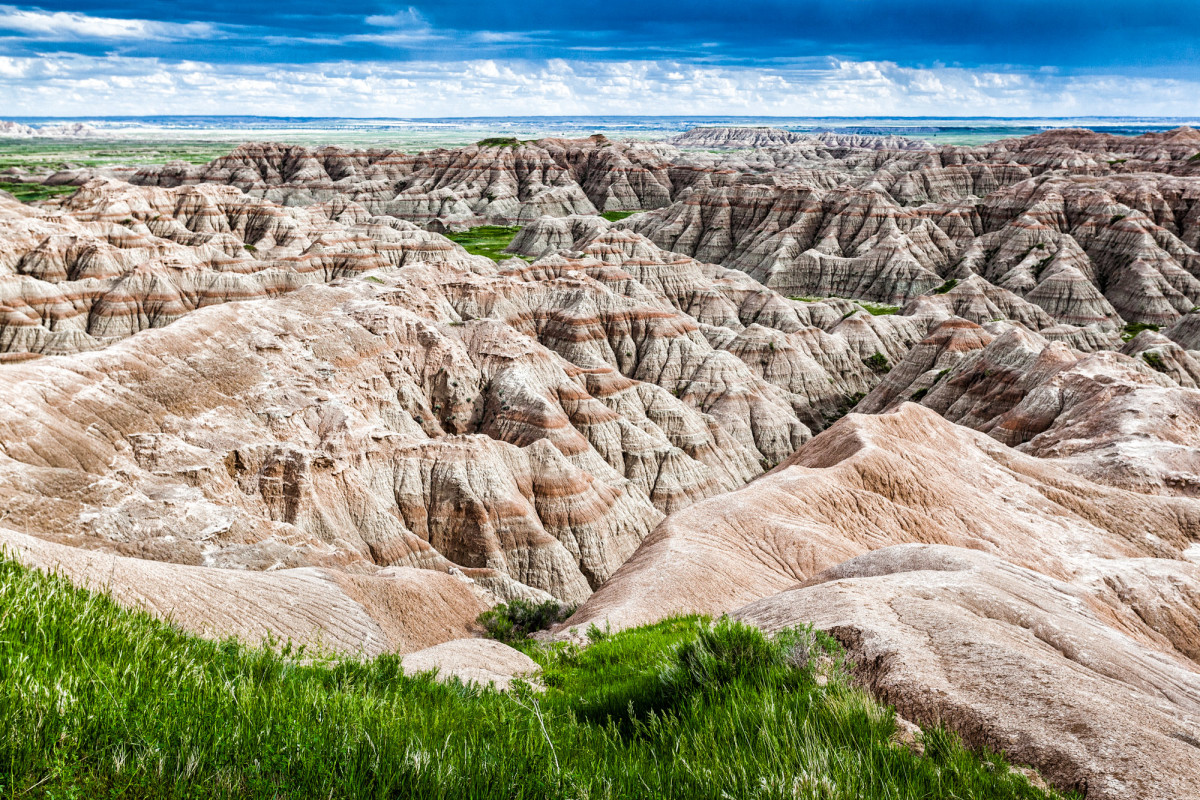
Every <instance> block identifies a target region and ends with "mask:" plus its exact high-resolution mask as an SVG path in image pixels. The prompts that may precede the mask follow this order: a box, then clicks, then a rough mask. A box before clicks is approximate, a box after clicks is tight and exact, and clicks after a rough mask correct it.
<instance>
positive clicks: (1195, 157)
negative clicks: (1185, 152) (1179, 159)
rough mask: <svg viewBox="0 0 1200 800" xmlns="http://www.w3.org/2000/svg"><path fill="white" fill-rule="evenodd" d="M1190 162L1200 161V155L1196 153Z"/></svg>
mask: <svg viewBox="0 0 1200 800" xmlns="http://www.w3.org/2000/svg"><path fill="white" fill-rule="evenodd" d="M1188 161H1193V162H1195V161H1200V153H1196V154H1195V155H1194V156H1192V157H1191V158H1189V159H1188Z"/></svg>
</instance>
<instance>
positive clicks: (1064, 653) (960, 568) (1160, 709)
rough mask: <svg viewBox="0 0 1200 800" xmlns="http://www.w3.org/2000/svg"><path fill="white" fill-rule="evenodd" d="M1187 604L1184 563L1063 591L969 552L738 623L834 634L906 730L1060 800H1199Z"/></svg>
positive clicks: (1197, 607) (915, 553)
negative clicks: (975, 754)
mask: <svg viewBox="0 0 1200 800" xmlns="http://www.w3.org/2000/svg"><path fill="white" fill-rule="evenodd" d="M1197 598H1200V567H1198V566H1197V565H1196V564H1192V563H1186V562H1179V561H1168V560H1165V559H1145V558H1135V559H1127V560H1123V561H1116V562H1114V563H1112V564H1106V565H1105V569H1104V570H1102V571H1099V570H1098V572H1097V575H1096V578H1095V579H1094V580H1091V581H1083V582H1080V583H1067V582H1064V581H1062V580H1056V579H1055V578H1053V577H1049V576H1046V575H1043V574H1039V573H1037V572H1034V571H1032V570H1029V569H1025V568H1022V567H1018V566H1016V565H1014V564H1012V563H1010V562H1008V561H1005V560H1003V559H1001V558H998V557H996V556H994V555H989V554H985V553H980V552H978V551H974V550H968V549H964V548H958V547H946V546H941V545H899V546H896V547H888V548H883V549H880V550H875V551H874V552H871V553H868V554H866V555H863V556H859V557H857V558H853V559H850V560H848V561H846V562H843V563H842V564H839V565H838V566H836V567H833V568H831V569H829V570H827V571H825V572H823V573H821V574H819V575H816V576H814V577H813V578H811V579H809V580H807V581H805V582H804V583H803V584H802V585H801V587H800V588H796V589H792V590H790V591H786V592H782V593H780V594H777V595H774V596H772V597H769V598H766V599H764V600H760V601H757V602H755V603H752V604H750V605H748V606H746V607H744V608H742V609H740V610H739V611H738V612H737V613H736V616H737V617H738V618H740V619H743V620H746V621H748V622H751V623H753V624H755V625H758V626H760V627H762V628H764V629H766V630H768V631H776V630H779V629H781V628H785V627H791V626H795V625H801V624H806V623H810V622H811V623H812V624H814V625H816V626H817V627H819V628H822V629H824V630H826V631H829V632H830V633H832V634H833V635H834V636H835V637H836V638H837V639H839V640H840V641H841V642H842V644H843V645H844V646H845V647H846V648H847V652H848V655H849V657H850V659H851V660H852V662H853V663H854V664H856V665H858V669H857V672H858V676H859V678H860V679H861V680H862V681H863V682H864V683H865V684H866V685H867V686H868V687H870V689H871V690H872V692H874V693H875V694H876V695H877V696H878V697H880V698H881V699H883V700H884V701H885V702H887V703H889V704H891V705H893V706H895V707H896V710H897V712H898V713H899V714H901V715H902V716H903V717H904V718H906V719H909V720H913V721H916V722H919V723H921V724H922V725H927V726H933V725H945V726H947V727H950V728H952V729H954V730H956V731H958V732H959V733H960V734H961V735H962V736H963V737H964V738H965V739H966V741H967V743H968V744H969V745H971V746H973V747H987V748H990V749H993V750H1003V751H1004V753H1005V754H1006V755H1007V756H1008V758H1010V759H1011V760H1013V761H1015V762H1017V763H1021V764H1031V765H1034V766H1036V767H1037V769H1038V772H1039V774H1040V775H1041V776H1042V777H1043V778H1045V779H1046V780H1047V781H1049V782H1050V783H1051V784H1053V785H1055V786H1057V787H1059V788H1061V789H1072V790H1075V791H1077V792H1080V793H1085V794H1086V796H1087V797H1089V798H1151V797H1153V798H1182V797H1195V796H1197V787H1196V783H1195V775H1196V767H1197V765H1198V764H1200V755H1198V754H1197V752H1196V744H1195V743H1196V741H1197V739H1196V733H1197V731H1198V730H1200V670H1198V668H1197V662H1196V655H1197V651H1196V646H1195V645H1196V643H1195V641H1194V639H1193V638H1192V637H1190V636H1188V635H1187V634H1186V633H1185V631H1187V630H1188V629H1189V628H1190V629H1191V630H1195V626H1196V625H1197V624H1200V604H1198V603H1197ZM1150 609H1157V613H1156V614H1154V615H1153V616H1149V617H1143V616H1142V615H1143V614H1146V612H1147V611H1149V610H1150ZM1166 609H1169V611H1166ZM1164 611H1166V614H1164V613H1163V612H1164ZM1167 615H1170V616H1167ZM1176 626H1177V627H1176ZM1147 764H1153V765H1154V768H1153V769H1147V768H1146V765H1147Z"/></svg>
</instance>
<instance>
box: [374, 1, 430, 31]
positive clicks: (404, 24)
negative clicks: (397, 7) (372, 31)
mask: <svg viewBox="0 0 1200 800" xmlns="http://www.w3.org/2000/svg"><path fill="white" fill-rule="evenodd" d="M365 22H366V23H367V24H368V25H374V26H375V27H377V28H428V27H429V23H428V22H426V20H425V17H423V16H421V12H420V11H418V10H417V9H415V8H413V7H412V6H409V7H408V8H406V9H404V10H403V11H397V12H396V13H394V14H386V15H385V14H373V15H371V16H369V17H367V18H366V20H365Z"/></svg>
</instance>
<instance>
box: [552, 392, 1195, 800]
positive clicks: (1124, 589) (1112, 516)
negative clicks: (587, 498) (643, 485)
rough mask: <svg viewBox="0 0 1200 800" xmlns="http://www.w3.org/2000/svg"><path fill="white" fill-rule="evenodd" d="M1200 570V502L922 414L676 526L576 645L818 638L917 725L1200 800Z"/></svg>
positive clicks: (909, 409)
mask: <svg viewBox="0 0 1200 800" xmlns="http://www.w3.org/2000/svg"><path fill="white" fill-rule="evenodd" d="M1198 552H1200V501H1197V500H1192V499H1181V498H1165V497H1151V496H1147V495H1138V494H1135V493H1132V492H1129V491H1125V490H1121V489H1114V488H1109V487H1105V486H1102V485H1100V484H1096V483H1092V482H1090V481H1087V480H1085V479H1082V478H1078V477H1076V476H1075V475H1073V474H1071V473H1069V472H1067V471H1066V470H1063V469H1062V468H1060V467H1058V466H1056V465H1054V464H1053V463H1052V462H1048V461H1043V460H1041V459H1038V458H1035V457H1032V456H1029V455H1025V454H1023V453H1020V452H1017V451H1015V450H1013V449H1011V448H1009V447H1007V446H1005V445H1002V444H999V443H997V442H995V441H994V440H992V439H990V438H989V437H987V436H984V435H982V434H979V433H975V432H972V431H969V430H968V429H966V428H962V427H959V426H955V425H953V424H951V423H949V422H947V421H945V420H943V419H942V418H940V417H939V416H937V415H936V414H934V413H933V412H931V411H929V410H927V409H922V408H921V407H919V406H917V405H914V404H911V403H910V404H906V405H904V406H902V407H900V408H899V409H898V410H896V411H893V412H889V413H886V414H882V415H878V416H861V415H851V416H849V417H846V418H845V419H843V420H842V421H840V422H839V423H838V424H836V425H834V426H833V427H832V428H830V429H829V430H828V431H825V432H824V433H823V434H821V435H820V436H818V437H816V438H815V439H813V440H812V441H810V442H809V443H807V444H806V445H805V446H804V447H802V448H801V449H800V450H799V451H798V452H797V453H796V455H795V456H793V457H792V458H791V459H789V461H788V462H787V463H786V464H784V465H781V466H780V467H779V468H777V469H776V470H775V471H773V472H772V473H771V474H769V475H767V476H765V477H762V478H759V479H758V480H756V481H754V482H753V483H751V484H750V485H749V486H747V487H745V488H743V489H741V490H738V491H736V492H733V493H730V494H727V495H722V496H721V497H717V498H712V499H710V500H706V501H702V502H699V503H696V504H695V505H693V506H691V507H689V508H688V509H685V510H683V511H679V512H676V513H674V514H672V515H671V516H669V517H668V518H667V519H666V520H665V521H664V522H663V523H662V524H661V525H659V527H658V528H657V529H656V530H655V531H654V532H653V533H652V534H651V535H650V536H649V537H648V538H647V539H646V541H645V542H644V543H643V544H642V546H641V547H640V548H639V549H638V551H637V552H636V553H634V555H633V556H632V557H631V558H630V559H629V561H627V562H626V564H625V565H624V566H623V567H622V568H621V569H620V570H618V571H617V573H616V574H615V575H614V576H613V577H612V578H611V579H610V580H609V581H608V583H606V584H605V585H604V586H603V587H601V588H600V590H599V591H597V592H596V593H595V594H593V595H592V597H591V598H590V599H589V600H588V602H587V603H585V604H584V605H583V607H582V608H581V609H580V610H579V611H578V613H576V615H575V616H574V617H572V618H571V619H570V620H568V621H567V623H566V626H567V627H568V628H571V627H573V628H575V629H576V630H582V629H583V628H585V627H586V626H588V625H590V624H598V625H600V626H601V627H604V626H605V625H611V626H614V627H618V628H619V627H625V626H628V625H635V624H639V623H643V622H648V621H651V620H655V619H659V618H661V617H662V616H664V615H666V614H668V613H672V612H696V611H700V612H704V613H708V614H721V613H729V612H734V613H735V614H736V615H737V616H739V617H741V618H743V619H746V620H749V621H751V622H754V623H755V624H758V625H761V626H763V627H764V628H766V629H767V630H778V629H780V628H783V627H787V626H792V625H797V624H804V623H806V622H810V621H811V622H813V623H814V624H816V625H817V626H819V627H821V628H823V629H824V630H826V631H829V632H830V633H832V634H833V635H834V636H835V637H836V638H838V639H839V640H840V641H841V642H842V643H843V644H844V645H845V646H846V648H847V650H848V653H849V655H850V657H851V660H852V663H854V664H855V665H857V671H858V674H859V676H860V677H861V678H862V680H863V681H864V682H865V683H866V684H867V685H868V686H869V687H870V688H872V690H873V691H875V692H876V694H877V695H878V696H880V697H881V698H883V699H884V700H886V701H887V702H889V703H892V704H894V705H895V706H896V707H897V709H898V711H899V713H900V714H902V715H904V716H905V717H907V718H909V719H912V720H915V721H918V722H920V723H921V724H937V723H941V724H946V725H948V726H949V727H951V728H953V729H955V730H957V731H959V732H960V733H961V734H962V735H963V736H964V737H965V738H966V739H967V741H968V742H970V743H972V744H973V745H976V746H987V747H990V748H993V749H998V750H1004V751H1005V752H1007V753H1008V754H1009V755H1010V756H1011V757H1012V758H1014V759H1016V760H1017V761H1018V762H1024V763H1028V764H1032V765H1034V766H1035V767H1037V768H1038V769H1039V770H1040V771H1041V773H1042V774H1043V775H1044V776H1045V777H1046V778H1047V779H1048V780H1050V781H1051V782H1053V783H1054V784H1055V785H1056V786H1058V787H1060V788H1064V789H1076V790H1080V791H1084V792H1086V795H1087V796H1088V797H1102V798H1146V797H1154V798H1168V797H1196V796H1198V795H1197V787H1196V783H1195V775H1196V774H1197V767H1198V766H1200V753H1198V752H1197V749H1198V748H1197V742H1198V741H1200V737H1198V736H1197V734H1200V640H1198V639H1197V637H1196V630H1197V626H1200V566H1198V564H1197V562H1198V561H1200V556H1198ZM1147 764H1153V765H1154V768H1153V769H1148V768H1147V766H1146V765H1147Z"/></svg>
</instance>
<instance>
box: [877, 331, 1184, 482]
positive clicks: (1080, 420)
mask: <svg viewBox="0 0 1200 800" xmlns="http://www.w3.org/2000/svg"><path fill="white" fill-rule="evenodd" d="M1198 371H1200V362H1197V360H1196V359H1195V358H1193V357H1192V356H1191V355H1190V354H1189V353H1188V352H1187V351H1184V350H1183V349H1182V348H1180V347H1179V346H1178V345H1177V344H1175V343H1174V342H1172V341H1171V340H1169V339H1167V338H1166V337H1163V336H1160V335H1158V334H1155V333H1153V332H1150V331H1145V332H1143V333H1142V334H1140V335H1139V336H1138V337H1137V338H1135V339H1134V340H1132V341H1131V342H1130V343H1129V344H1128V345H1126V347H1125V355H1122V354H1118V353H1114V352H1108V351H1100V352H1095V353H1090V354H1089V353H1082V352H1079V351H1077V350H1073V349H1072V348H1070V347H1068V346H1067V345H1064V344H1062V343H1057V342H1049V341H1047V340H1046V339H1044V338H1042V337H1041V336H1039V335H1038V334H1036V333H1033V332H1031V331H1028V330H1025V329H1022V328H1019V327H1008V326H995V328H994V332H989V331H986V330H983V329H981V328H979V327H977V326H975V325H971V324H969V323H966V322H963V321H954V320H951V321H948V322H945V323H942V324H941V325H940V326H938V327H937V328H935V329H934V330H933V331H932V332H931V333H930V335H929V336H928V337H927V338H926V339H925V340H923V341H922V342H921V343H920V344H918V345H917V346H916V347H914V348H913V349H912V350H911V351H910V352H909V354H908V355H907V356H905V358H904V359H903V360H902V361H900V363H899V364H898V365H897V366H896V367H895V368H894V369H893V370H892V371H891V372H890V373H889V374H888V375H887V377H886V378H885V379H884V380H883V382H881V383H880V384H879V385H878V386H876V387H875V389H873V390H872V391H871V392H870V393H869V394H868V395H867V397H866V398H864V399H863V401H862V402H861V403H859V405H858V406H857V407H856V410H858V411H860V412H864V413H881V412H883V411H887V410H891V409H894V408H896V407H898V406H899V405H900V404H901V403H903V402H904V401H906V400H912V401H916V402H919V403H921V404H923V405H925V406H927V407H929V408H931V409H933V410H935V411H937V412H938V413H939V414H941V415H942V416H944V417H945V418H946V419H949V420H952V421H954V422H957V423H959V424H962V425H967V426H970V427H972V428H974V429H976V430H979V431H984V432H986V433H988V434H990V435H991V436H992V437H993V438H995V439H997V440H998V441H1001V442H1003V443H1005V444H1007V445H1010V446H1014V447H1017V448H1018V449H1020V450H1023V451H1025V452H1028V453H1032V454H1034V455H1038V456H1042V457H1045V458H1055V459H1059V460H1060V461H1061V463H1063V464H1064V465H1065V466H1069V467H1070V468H1071V469H1072V470H1074V471H1077V472H1079V473H1081V474H1084V475H1086V476H1088V477H1089V478H1091V479H1092V480H1095V481H1099V482H1103V483H1110V484H1113V485H1116V486H1122V487H1125V488H1129V489H1134V490H1137V491H1144V492H1153V493H1164V494H1184V495H1197V494H1200V451H1198V450H1197V448H1196V444H1195V443H1196V441H1197V436H1200V391H1197V390H1196V386H1197V380H1196V375H1197V372H1198Z"/></svg>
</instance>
